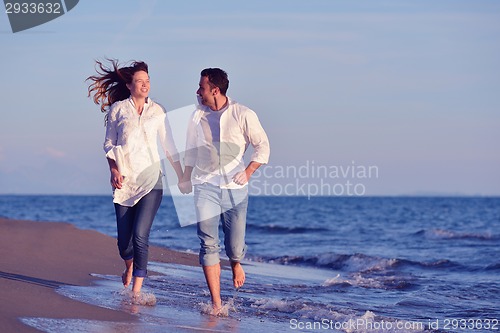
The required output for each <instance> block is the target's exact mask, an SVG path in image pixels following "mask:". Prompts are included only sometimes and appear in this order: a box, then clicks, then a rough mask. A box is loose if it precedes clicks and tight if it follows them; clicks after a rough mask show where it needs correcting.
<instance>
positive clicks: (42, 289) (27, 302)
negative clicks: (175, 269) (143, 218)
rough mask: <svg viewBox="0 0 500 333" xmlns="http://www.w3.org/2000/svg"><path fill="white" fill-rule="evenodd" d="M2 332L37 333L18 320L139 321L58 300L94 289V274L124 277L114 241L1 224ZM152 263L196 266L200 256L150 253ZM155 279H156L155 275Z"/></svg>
mask: <svg viewBox="0 0 500 333" xmlns="http://www.w3.org/2000/svg"><path fill="white" fill-rule="evenodd" d="M0 253H2V259H1V260H0V280H1V285H2V290H1V293H0V331H1V332H38V330H36V329H34V328H31V327H29V326H26V325H24V324H23V323H22V322H21V321H20V320H19V318H20V317H44V318H61V319H64V318H72V319H90V320H103V321H114V322H133V321H137V316H134V315H133V314H130V313H126V312H122V311H116V310H110V309H105V308H101V307H97V306H92V305H89V304H85V303H81V302H78V301H74V300H72V299H70V298H67V297H64V296H62V295H59V294H58V293H56V292H55V288H57V287H59V286H64V285H76V286H90V285H92V284H93V282H95V280H96V278H94V277H93V276H91V275H90V274H91V273H96V274H113V275H120V274H121V272H122V271H123V262H122V261H121V260H120V258H119V256H118V253H117V248H116V240H115V239H114V238H112V237H109V236H106V235H103V234H101V233H99V232H97V231H92V230H80V229H77V228H76V227H74V226H73V225H71V224H68V223H55V222H33V221H20V220H10V219H4V218H0ZM150 260H151V261H157V262H167V263H179V264H183V265H198V259H197V256H196V255H192V254H186V253H180V252H176V251H171V250H168V249H165V248H160V247H154V246H151V247H150ZM153 274H154V273H153Z"/></svg>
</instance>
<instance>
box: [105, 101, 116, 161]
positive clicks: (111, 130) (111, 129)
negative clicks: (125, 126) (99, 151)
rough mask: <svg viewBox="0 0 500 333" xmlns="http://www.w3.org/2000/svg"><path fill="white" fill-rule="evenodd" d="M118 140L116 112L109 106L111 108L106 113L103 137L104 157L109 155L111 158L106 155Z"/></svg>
mask: <svg viewBox="0 0 500 333" xmlns="http://www.w3.org/2000/svg"><path fill="white" fill-rule="evenodd" d="M117 140H118V131H117V127H116V112H114V108H113V107H111V109H110V110H109V111H108V114H107V115H106V135H105V137H104V145H103V148H104V152H105V153H106V157H109V158H111V159H113V160H114V159H115V158H112V157H111V156H108V154H110V152H111V150H112V149H113V148H114V147H115V146H116V142H117Z"/></svg>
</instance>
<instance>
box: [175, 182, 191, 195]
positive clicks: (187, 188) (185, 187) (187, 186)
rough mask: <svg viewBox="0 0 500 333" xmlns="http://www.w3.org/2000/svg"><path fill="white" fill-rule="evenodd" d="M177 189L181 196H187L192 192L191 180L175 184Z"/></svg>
mask: <svg viewBox="0 0 500 333" xmlns="http://www.w3.org/2000/svg"><path fill="white" fill-rule="evenodd" d="M177 187H178V188H179V191H181V193H182V194H189V193H191V192H192V191H193V185H192V184H191V180H186V181H180V182H179V183H178V184H177Z"/></svg>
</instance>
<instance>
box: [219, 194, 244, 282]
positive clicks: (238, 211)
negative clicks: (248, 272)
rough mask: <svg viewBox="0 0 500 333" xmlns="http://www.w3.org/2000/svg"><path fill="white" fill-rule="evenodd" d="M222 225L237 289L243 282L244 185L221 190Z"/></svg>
mask: <svg viewBox="0 0 500 333" xmlns="http://www.w3.org/2000/svg"><path fill="white" fill-rule="evenodd" d="M222 203H223V209H224V212H223V213H222V226H223V230H224V245H225V248H226V254H227V256H228V257H229V260H230V261H231V269H232V271H233V285H234V287H235V288H236V289H239V288H241V287H242V286H243V284H244V283H245V271H244V270H243V267H242V266H241V263H240V261H241V260H242V259H243V258H244V256H245V253H246V249H247V246H246V244H245V230H246V215H247V207H248V189H247V188H246V187H244V188H242V189H236V190H224V192H223V201H222Z"/></svg>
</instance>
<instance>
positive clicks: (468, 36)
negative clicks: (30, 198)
mask: <svg viewBox="0 0 500 333" xmlns="http://www.w3.org/2000/svg"><path fill="white" fill-rule="evenodd" d="M124 3H126V5H124ZM0 40H1V45H2V63H3V66H2V80H1V81H0V91H1V93H2V101H3V103H2V119H1V121H0V193H4V194H5V193H49V194H53V193H60V194H105V193H109V180H108V178H109V171H108V169H107V163H106V161H105V158H104V155H103V151H102V142H103V136H104V127H103V114H101V113H100V112H99V108H98V106H96V105H94V104H93V102H92V101H91V100H90V99H88V98H87V96H86V89H87V84H86V83H85V82H84V80H85V78H86V77H87V76H89V75H92V74H93V73H94V60H95V59H103V58H104V57H111V58H117V59H119V60H120V61H122V62H125V61H128V60H132V59H136V60H144V61H146V62H147V63H148V64H149V66H150V76H151V85H152V89H151V94H150V96H151V97H152V98H153V99H155V100H157V101H159V102H160V103H162V104H163V105H165V107H166V108H167V109H168V110H174V109H177V108H181V107H183V106H186V105H190V104H192V103H194V102H195V100H196V99H195V91H196V89H197V84H198V80H199V72H200V70H201V69H203V68H205V67H221V68H224V69H225V70H226V71H227V72H228V73H229V78H230V82H231V84H230V88H229V91H228V94H229V96H231V97H233V98H234V99H236V100H238V101H239V102H241V103H243V104H245V105H247V106H249V107H251V108H252V109H254V110H255V111H256V112H257V114H258V115H259V118H260V120H261V122H262V124H263V126H264V127H265V128H266V130H267V132H268V135H269V138H270V140H271V147H272V148H271V149H272V153H271V162H270V164H269V166H268V168H269V169H268V170H272V172H269V173H267V175H271V176H273V175H274V176H277V174H276V172H277V170H280V168H285V167H287V166H295V167H296V168H297V169H298V168H300V167H301V166H302V167H305V166H306V167H307V168H311V165H313V166H322V167H325V168H328V170H332V168H347V167H349V166H351V167H357V168H362V167H365V166H366V167H368V166H376V167H377V169H378V175H377V177H372V178H369V179H367V178H362V177H351V178H349V177H347V178H345V177H340V178H332V177H326V178H325V179H319V178H314V177H309V178H311V179H307V178H308V177H302V178H301V179H300V182H301V183H300V184H304V183H306V184H307V183H318V184H319V183H320V181H323V182H324V183H328V184H329V185H332V186H333V185H334V184H336V183H339V184H344V183H345V182H346V181H351V183H360V184H362V185H363V188H364V189H365V192H364V194H366V195H400V194H410V195H411V194H426V193H427V194H428V193H431V194H463V195H500V175H499V170H500V149H499V142H500V98H499V91H500V62H499V61H498V59H500V2H498V1H482V0H477V1H404V0H395V1H327V0H324V1H303V0H302V1H295V0H287V1H284V0H282V1H279V0H276V1H248V2H241V1H219V0H214V1H211V2H206V1H205V2H201V1H189V2H181V1H127V2H125V1H121V0H120V1H119V0H109V1H80V3H79V4H78V5H77V6H76V7H75V8H74V9H73V10H71V11H70V12H68V13H67V14H65V15H63V16H62V17H59V18H58V19H56V20H54V21H51V22H48V23H46V24H44V25H41V26H39V27H35V28H33V29H30V30H27V31H25V32H19V33H16V34H13V33H12V32H11V30H10V25H9V22H8V19H7V15H6V14H5V13H4V14H1V15H0ZM262 178H263V175H262V173H261V177H260V179H261V180H262ZM275 178H280V177H279V175H278V176H277V177H275ZM285 178H286V179H285ZM292 178H293V177H292V176H291V175H290V174H288V175H287V177H284V178H283V177H282V178H281V179H274V180H273V179H269V181H270V182H275V183H281V184H285V183H292V182H295V181H297V180H296V179H292ZM323 194H324V193H323Z"/></svg>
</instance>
